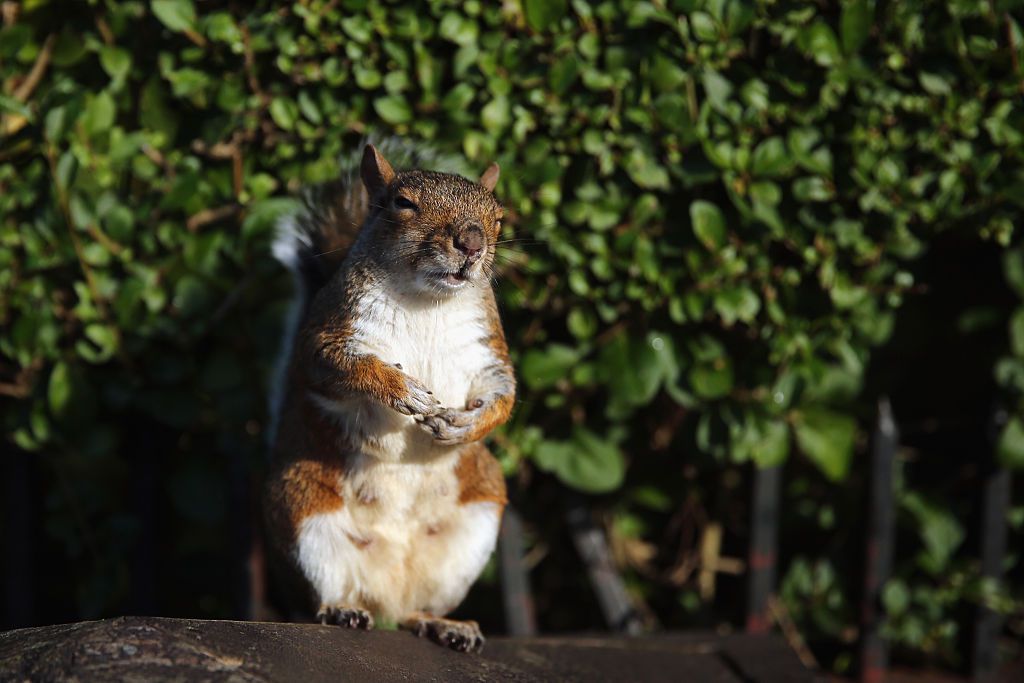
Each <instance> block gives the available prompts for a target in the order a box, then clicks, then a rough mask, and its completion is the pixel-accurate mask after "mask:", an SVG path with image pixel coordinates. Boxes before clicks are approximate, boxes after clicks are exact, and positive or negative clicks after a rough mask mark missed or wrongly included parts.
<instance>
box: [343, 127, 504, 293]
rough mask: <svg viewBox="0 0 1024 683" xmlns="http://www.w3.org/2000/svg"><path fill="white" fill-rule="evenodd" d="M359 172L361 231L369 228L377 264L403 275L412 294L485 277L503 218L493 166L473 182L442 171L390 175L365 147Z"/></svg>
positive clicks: (372, 149) (369, 147) (370, 147)
mask: <svg viewBox="0 0 1024 683" xmlns="http://www.w3.org/2000/svg"><path fill="white" fill-rule="evenodd" d="M360 172H361V174H362V177H363V184H364V185H366V191H367V193H368V195H369V198H370V212H369V217H368V220H367V223H366V229H370V230H373V231H374V239H373V244H374V245H375V246H376V245H379V249H380V252H379V253H378V254H377V255H376V256H377V258H378V261H379V262H380V263H381V264H383V265H384V266H385V267H387V268H388V269H389V270H391V271H392V272H396V273H411V274H412V275H413V280H414V285H415V287H416V288H417V289H419V290H421V291H423V292H430V293H433V294H453V293H455V292H457V291H458V290H460V289H463V288H464V287H466V286H467V285H470V284H473V283H477V282H481V281H486V280H487V278H488V277H489V275H490V271H491V267H492V264H493V262H494V248H495V243H496V242H497V240H498V235H499V234H500V232H501V219H502V216H503V215H504V209H503V208H502V206H501V204H499V203H498V200H497V199H495V197H494V186H495V185H496V184H497V183H498V173H499V169H498V165H497V164H491V166H490V167H489V168H488V169H487V170H486V171H484V174H483V176H481V178H480V182H479V183H474V182H473V181H471V180H467V179H466V178H463V177H462V176H458V175H453V174H450V173H436V172H433V171H418V170H414V171H397V172H396V171H395V170H394V169H393V168H392V167H391V164H389V163H388V161H387V159H385V158H384V157H383V156H381V153H380V152H379V151H377V148H375V147H374V146H373V145H367V146H366V149H365V150H364V152H363V161H362V164H361V166H360Z"/></svg>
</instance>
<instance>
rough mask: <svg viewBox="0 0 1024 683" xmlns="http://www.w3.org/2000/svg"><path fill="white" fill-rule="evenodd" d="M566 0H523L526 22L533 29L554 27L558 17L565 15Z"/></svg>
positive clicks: (566, 9)
mask: <svg viewBox="0 0 1024 683" xmlns="http://www.w3.org/2000/svg"><path fill="white" fill-rule="evenodd" d="M567 11H568V3H567V2H566V0H523V13H524V14H525V15H526V23H527V24H528V25H529V26H530V28H532V29H533V30H534V31H543V30H546V29H550V28H554V26H555V25H556V23H557V22H558V20H559V19H561V18H562V17H564V16H565V15H566V12H567Z"/></svg>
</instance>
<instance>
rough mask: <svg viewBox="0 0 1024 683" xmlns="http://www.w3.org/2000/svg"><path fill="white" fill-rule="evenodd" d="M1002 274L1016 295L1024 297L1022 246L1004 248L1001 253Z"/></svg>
mask: <svg viewBox="0 0 1024 683" xmlns="http://www.w3.org/2000/svg"><path fill="white" fill-rule="evenodd" d="M1003 275H1004V276H1005V277H1006V282H1007V284H1009V285H1010V287H1011V288H1012V289H1013V291H1014V292H1016V293H1017V296H1019V297H1021V298H1024V248H1021V247H1016V248H1014V249H1008V250H1006V252H1005V253H1004V254H1003Z"/></svg>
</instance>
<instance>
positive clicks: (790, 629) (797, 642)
mask: <svg viewBox="0 0 1024 683" xmlns="http://www.w3.org/2000/svg"><path fill="white" fill-rule="evenodd" d="M768 611H769V612H771V615H772V619H774V620H775V623H776V624H778V625H779V628H781V629H782V635H783V636H784V637H785V638H786V642H787V643H789V646H790V647H791V648H793V651H794V652H796V656H797V657H799V658H800V663H801V664H803V665H804V666H805V667H807V668H808V669H813V670H816V669H817V668H818V660H817V659H815V658H814V654H813V653H812V652H811V649H810V648H809V647H807V643H805V642H804V639H803V636H801V635H800V631H799V630H798V629H797V627H796V624H794V623H793V620H792V619H791V618H790V616H789V610H787V609H786V606H785V605H783V604H782V603H781V602H780V601H779V599H778V598H777V597H775V596H774V595H773V596H771V597H770V598H768Z"/></svg>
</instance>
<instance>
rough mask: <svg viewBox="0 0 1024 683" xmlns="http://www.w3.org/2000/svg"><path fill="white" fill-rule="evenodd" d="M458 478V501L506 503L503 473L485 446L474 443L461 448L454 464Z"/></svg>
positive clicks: (463, 502)
mask: <svg viewBox="0 0 1024 683" xmlns="http://www.w3.org/2000/svg"><path fill="white" fill-rule="evenodd" d="M455 476H456V477H458V480H459V503H460V504H462V505H466V504H469V503H481V502H486V503H497V504H498V505H506V504H507V503H508V495H507V492H506V489H505V475H504V474H502V472H501V465H500V464H499V463H498V461H497V460H496V459H495V457H494V456H493V455H491V452H490V451H489V450H487V447H486V446H484V445H483V444H482V443H474V444H471V445H469V446H467V447H466V448H464V449H463V451H462V453H461V454H460V455H459V462H458V464H457V465H456V466H455Z"/></svg>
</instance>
